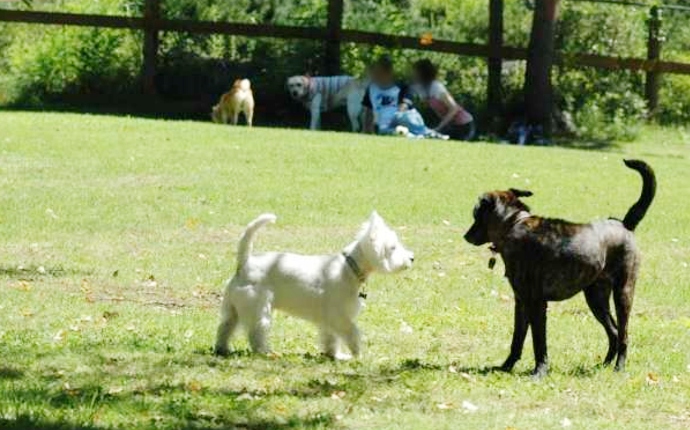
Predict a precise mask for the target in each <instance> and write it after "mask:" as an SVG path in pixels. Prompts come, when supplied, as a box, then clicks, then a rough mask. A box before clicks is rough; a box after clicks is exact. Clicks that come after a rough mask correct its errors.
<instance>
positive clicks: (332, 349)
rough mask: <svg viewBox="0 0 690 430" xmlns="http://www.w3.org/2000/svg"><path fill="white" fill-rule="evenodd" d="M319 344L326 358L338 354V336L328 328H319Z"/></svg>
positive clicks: (333, 357)
mask: <svg viewBox="0 0 690 430" xmlns="http://www.w3.org/2000/svg"><path fill="white" fill-rule="evenodd" d="M320 337H321V346H322V348H323V353H324V354H325V355H326V357H328V358H332V359H335V358H336V357H337V356H338V338H337V337H336V336H335V334H333V332H332V331H330V330H328V329H325V328H324V329H321V333H320Z"/></svg>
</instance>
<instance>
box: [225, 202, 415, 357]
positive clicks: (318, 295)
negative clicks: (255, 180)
mask: <svg viewBox="0 0 690 430" xmlns="http://www.w3.org/2000/svg"><path fill="white" fill-rule="evenodd" d="M275 220H276V216H275V215H272V214H263V215H261V216H259V217H258V218H257V219H255V220H254V221H252V222H251V223H250V224H249V225H248V226H247V228H246V230H245V232H244V234H243V235H242V237H241V239H240V242H239V244H238V252H237V272H236V273H235V275H234V276H233V278H232V279H231V280H230V281H229V282H228V284H227V287H226V290H225V295H224V298H223V305H222V308H221V322H220V325H219V327H218V334H217V338H216V346H215V350H216V353H218V354H221V355H225V354H227V353H228V352H230V351H231V350H232V349H231V348H230V347H229V346H228V344H229V340H230V338H231V337H232V335H233V334H234V333H235V331H236V329H237V327H238V325H241V326H243V327H244V329H245V330H246V331H247V333H248V336H249V343H250V345H251V349H252V350H253V351H254V352H257V353H268V352H269V351H270V348H269V345H268V339H267V333H268V329H269V326H270V324H271V312H272V311H273V309H280V310H283V311H285V312H287V313H289V314H291V315H294V316H297V317H300V318H303V319H306V320H308V321H311V322H313V323H315V324H316V325H317V326H318V327H319V329H320V333H321V342H322V345H323V350H324V352H325V354H326V355H328V356H329V357H332V358H344V357H345V355H343V354H340V351H339V343H340V341H341V340H342V341H344V342H345V344H346V345H347V347H348V349H349V350H350V352H351V353H352V355H355V356H357V355H358V354H359V352H360V332H359V329H358V328H357V325H356V323H355V320H356V318H357V314H358V313H359V308H360V301H359V288H360V286H361V283H360V281H359V279H358V277H357V276H356V275H355V273H354V271H353V270H352V268H351V267H350V266H349V265H348V264H347V262H346V259H345V257H344V256H343V254H342V253H336V254H331V255H299V254H291V253H279V252H270V253H265V254H252V240H253V237H254V234H255V233H256V232H257V230H259V229H260V228H261V227H262V226H264V225H266V224H268V223H273V222H274V221H275ZM343 252H344V253H346V254H347V255H349V256H351V257H352V258H353V259H354V260H355V262H356V263H357V265H358V266H359V268H360V270H361V272H362V274H363V275H364V276H365V277H366V276H367V275H369V274H371V273H373V272H383V273H393V272H397V271H400V270H403V269H406V268H409V267H410V266H411V265H412V261H413V260H414V255H413V253H412V252H410V251H408V250H407V249H405V247H404V246H403V245H402V243H401V242H400V240H399V239H398V236H397V235H396V234H395V232H394V231H393V230H391V229H390V228H389V227H388V226H387V225H386V223H385V222H384V221H383V219H382V218H381V217H380V216H379V215H378V214H377V213H376V212H373V213H372V214H371V216H370V217H369V220H368V221H367V222H366V223H365V224H364V225H363V227H362V230H361V231H360V233H359V235H358V236H357V238H356V240H355V241H354V242H352V243H350V244H349V245H348V246H346V247H345V249H344V250H343Z"/></svg>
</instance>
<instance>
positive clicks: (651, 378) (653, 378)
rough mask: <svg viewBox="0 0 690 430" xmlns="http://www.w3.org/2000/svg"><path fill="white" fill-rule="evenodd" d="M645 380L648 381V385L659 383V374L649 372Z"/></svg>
mask: <svg viewBox="0 0 690 430" xmlns="http://www.w3.org/2000/svg"><path fill="white" fill-rule="evenodd" d="M645 381H646V382H647V385H656V384H658V383H659V376H658V375H657V374H656V373H654V372H649V373H647V377H646V378H645Z"/></svg>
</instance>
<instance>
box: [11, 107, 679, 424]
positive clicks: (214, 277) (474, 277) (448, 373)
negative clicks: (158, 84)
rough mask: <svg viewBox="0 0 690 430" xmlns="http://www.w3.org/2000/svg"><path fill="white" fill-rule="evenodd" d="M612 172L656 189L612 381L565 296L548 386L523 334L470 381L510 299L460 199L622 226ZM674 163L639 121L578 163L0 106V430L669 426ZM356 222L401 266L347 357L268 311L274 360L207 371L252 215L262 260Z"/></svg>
mask: <svg viewBox="0 0 690 430" xmlns="http://www.w3.org/2000/svg"><path fill="white" fill-rule="evenodd" d="M623 157H639V158H643V159H645V160H647V161H648V162H649V163H650V164H651V165H652V166H653V167H654V168H655V170H656V172H657V176H658V180H659V187H658V194H657V199H656V201H655V202H654V205H653V206H652V209H651V210H650V212H649V214H648V216H647V218H646V219H645V220H644V221H643V222H642V224H641V225H640V227H639V229H638V232H637V237H638V242H639V245H640V248H641V249H642V252H643V254H644V262H643V266H642V268H641V273H640V280H639V283H638V288H637V294H636V296H635V304H634V307H633V312H634V315H633V318H632V322H631V329H630V330H631V346H630V350H629V362H628V369H627V372H626V373H625V374H622V375H621V374H615V373H613V371H612V370H611V369H608V368H601V367H600V366H599V363H600V362H601V360H602V358H603V355H604V353H605V351H606V338H605V335H604V331H603V329H602V328H601V327H600V326H599V325H598V323H596V321H595V320H594V318H593V317H592V316H591V314H590V312H589V311H588V310H587V307H586V305H585V304H584V300H583V299H582V297H581V296H577V297H576V298H574V299H573V300H571V301H568V302H565V303H557V304H554V305H553V306H551V307H550V311H549V334H548V340H549V347H550V356H551V369H552V370H551V374H550V376H549V377H548V378H547V379H545V380H544V381H541V382H533V381H531V380H530V379H529V377H528V376H527V372H528V371H529V370H530V369H531V367H532V365H533V359H532V353H531V347H530V346H529V345H530V341H529V339H528V342H527V343H526V348H525V353H524V356H523V360H522V361H521V362H520V363H519V364H518V366H517V368H516V371H515V373H514V374H510V375H505V374H495V373H490V372H486V371H484V369H485V368H486V367H487V366H492V365H495V364H499V363H500V362H501V361H502V360H503V359H504V358H505V356H506V355H507V353H508V347H509V342H510V334H511V324H512V295H511V291H510V287H509V286H508V284H507V283H506V281H505V280H504V279H503V278H502V267H501V265H500V264H499V265H497V267H496V268H495V269H494V270H493V271H489V270H488V269H487V268H486V263H487V260H488V257H489V253H488V251H487V250H486V249H480V248H473V247H471V246H469V245H468V244H466V243H464V242H463V240H462V233H463V232H464V230H465V228H466V227H467V225H468V224H469V222H470V215H471V209H472V206H473V205H474V203H475V199H476V196H477V195H478V194H479V193H480V192H482V191H485V190H489V189H494V188H507V187H509V186H513V187H520V188H528V189H530V190H532V191H534V193H535V196H534V197H532V198H530V204H531V205H532V207H533V209H534V211H535V212H536V213H539V214H545V215H553V216H559V217H564V218H568V219H572V220H576V221H586V220H589V219H593V218H604V217H608V216H617V217H621V216H622V215H623V214H624V213H625V211H626V210H627V209H628V207H629V206H630V204H632V202H633V201H634V200H635V199H636V198H637V196H638V194H639V191H640V185H641V184H640V180H639V177H638V176H637V174H636V173H635V172H632V171H630V170H628V169H626V168H625V167H624V165H623V163H622V162H621V159H622V158H623ZM689 157H690V139H689V138H688V135H687V134H686V133H685V132H683V131H682V130H667V129H653V128H650V129H648V130H647V131H646V132H645V133H644V139H643V141H641V142H639V143H633V144H626V145H614V146H611V147H608V148H604V150H602V151H580V150H575V149H559V148H517V147H513V146H504V145H495V144H482V143H474V144H465V143H457V142H436V141H434V142H431V141H429V142H418V141H414V142H411V141H407V140H403V139H397V138H376V137H370V136H361V135H352V134H340V133H312V132H304V131H294V130H292V131H291V130H279V129H260V128H255V129H252V130H248V129H246V128H231V127H223V126H216V125H211V124H201V123H190V122H170V121H152V120H140V119H131V118H110V117H98V116H80V115H59V114H35V113H7V112H4V113H0V241H1V242H0V243H1V246H0V288H1V290H0V291H1V292H2V293H1V295H0V297H1V300H0V427H1V428H10V429H20V428H35V429H61V428H65V429H66V428H84V429H102V428H122V429H132V428H166V429H173V428H196V429H216V428H218V429H221V428H233V427H240V428H251V429H262V428H331V427H336V428H337V427H342V428H358V429H360V428H372V429H380V428H405V429H407V428H431V427H433V428H439V429H440V428H449V429H457V428H468V429H485V428H487V429H501V430H503V429H506V428H517V429H542V428H561V426H562V425H563V424H567V423H568V420H569V421H570V422H571V423H572V428H601V429H608V428H624V429H648V428H669V429H685V428H688V426H690V410H689V409H688V405H690V268H689V267H688V264H690V188H688V166H689V164H688V161H689V160H688V158H689ZM374 208H375V209H377V210H378V211H379V212H380V213H381V214H382V215H383V216H384V218H386V220H387V221H388V222H389V223H390V224H391V225H392V226H394V227H395V228H396V229H398V231H399V232H400V233H401V236H402V239H403V241H404V242H405V243H406V245H407V246H408V247H409V248H411V249H413V250H414V251H415V254H416V258H417V261H416V266H415V267H414V268H413V269H412V270H410V271H408V272H405V273H403V274H401V275H398V276H391V277H384V276H378V277H374V278H373V279H372V280H371V281H370V282H369V284H368V285H367V293H368V299H367V301H366V308H365V309H364V311H363V313H362V315H361V318H360V325H361V328H362V330H363V331H364V334H365V351H364V355H363V357H362V358H361V359H360V360H358V361H352V362H347V363H331V362H329V361H326V360H323V359H322V358H320V356H319V355H318V349H317V347H316V345H317V342H316V331H315V329H314V328H313V327H311V326H310V325H309V324H307V323H305V322H303V321H300V320H297V319H294V318H290V317H286V316H283V315H278V316H277V318H276V319H275V323H274V327H273V329H272V336H271V340H272V344H273V347H274V349H275V351H276V352H277V353H279V354H278V355H277V356H275V357H271V358H265V357H256V356H251V355H249V354H247V353H241V354H238V355H236V356H233V357H231V358H229V359H218V358H216V357H214V356H212V355H211V353H210V348H211V345H212V344H213V340H214V339H213V337H214V331H215V328H216V324H217V314H218V307H219V297H220V292H221V290H222V283H223V280H224V279H226V278H227V277H228V276H230V274H231V273H232V270H233V268H234V253H235V245H236V239H237V237H238V235H239V233H240V232H241V230H242V227H243V226H244V225H245V224H246V223H247V222H248V221H250V220H251V219H253V218H254V217H255V216H256V215H258V214H259V213H261V212H265V211H271V212H274V213H276V214H277V215H278V222H277V224H276V225H273V226H270V227H269V228H267V229H266V230H263V231H262V232H261V233H260V235H259V238H258V242H257V245H256V247H257V248H258V249H261V250H293V251H300V252H304V253H317V252H336V251H338V250H340V249H341V248H342V247H343V246H344V245H345V244H346V243H347V242H348V241H349V240H350V239H351V238H352V237H353V235H354V234H355V233H356V231H357V230H358V227H359V225H360V223H361V222H363V221H364V220H365V218H366V216H367V215H368V213H369V212H370V211H371V210H372V209H374ZM408 326H409V327H411V328H412V332H411V333H410V332H409V329H407V327H408ZM402 328H405V329H402ZM237 346H238V347H239V348H240V349H246V342H245V341H244V339H240V340H239V341H238V342H237ZM463 402H469V403H465V404H464V406H463ZM470 404H471V405H475V406H476V407H477V409H476V411H473V410H471V409H473V408H472V407H471V405H470ZM566 418H567V420H565V419H566ZM564 420H565V421H564Z"/></svg>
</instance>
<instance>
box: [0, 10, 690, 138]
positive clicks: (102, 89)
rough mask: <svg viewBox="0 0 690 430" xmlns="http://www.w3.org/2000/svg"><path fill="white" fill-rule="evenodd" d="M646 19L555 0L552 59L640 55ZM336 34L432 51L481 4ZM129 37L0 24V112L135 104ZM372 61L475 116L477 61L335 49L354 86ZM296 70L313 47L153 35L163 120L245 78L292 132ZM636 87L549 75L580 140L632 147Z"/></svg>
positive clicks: (207, 13) (674, 24)
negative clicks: (289, 87)
mask: <svg viewBox="0 0 690 430" xmlns="http://www.w3.org/2000/svg"><path fill="white" fill-rule="evenodd" d="M143 3H144V1H143V0H100V1H98V2H94V1H90V0H63V1H60V2H39V3H37V4H36V7H40V8H43V9H56V8H58V9H59V10H61V11H71V12H89V13H105V14H120V15H122V14H125V15H131V16H138V15H140V14H141V12H142V8H143ZM162 13H163V15H164V16H165V17H167V18H182V19H191V20H218V21H234V22H246V23H274V24H285V25H297V26H324V25H325V24H326V20H327V16H326V15H327V0H270V1H268V0H203V1H199V0H164V3H163V8H162ZM646 14H647V11H646V10H645V9H640V8H626V7H620V6H612V5H602V4H591V3H580V2H562V11H561V16H560V21H559V28H558V39H557V47H558V49H560V50H562V51H565V52H587V53H597V54H602V55H613V56H635V57H643V56H644V55H645V43H646V26H645V20H646V18H647V15H646ZM683 17H684V18H685V19H683ZM504 20H505V26H506V29H505V35H504V36H505V40H506V44H507V45H510V46H526V45H527V42H528V37H529V28H530V23H531V11H530V10H529V9H528V8H526V7H525V2H522V1H517V2H505V17H504ZM686 21H687V15H683V16H682V17H681V16H679V15H678V14H676V15H668V16H666V17H665V20H664V29H665V30H666V34H667V35H669V37H668V41H667V42H666V44H665V46H664V55H665V56H666V55H668V56H669V58H673V59H675V60H676V61H690V55H688V50H690V42H688V40H690V38H688V37H685V36H690V27H688V26H687V25H685V23H686ZM344 27H345V28H349V29H358V30H367V31H376V32H383V33H388V34H397V35H410V36H413V37H417V36H420V35H421V34H423V33H426V32H431V34H432V36H433V37H434V38H435V39H449V40H455V41H462V42H473V43H486V41H487V37H488V35H487V27H488V7H487V0H467V1H461V2H460V1H455V2H453V1H451V2H449V1H447V0H349V1H346V2H345V16H344ZM141 38H142V35H141V33H140V32H130V31H123V30H97V29H88V28H73V27H72V28H59V27H42V26H36V25H32V26H27V25H18V24H4V25H3V24H0V76H2V77H1V78H0V103H15V104H22V105H36V106H41V105H43V104H45V103H54V102H62V103H64V102H74V101H75V100H76V99H77V98H79V102H80V103H83V104H84V105H87V106H93V100H95V99H98V100H100V101H101V102H102V103H105V104H109V103H110V104H112V103H113V101H114V100H120V99H123V100H128V98H136V97H140V95H139V89H140V82H139V78H138V76H139V71H140V68H141ZM384 52H385V53H389V54H390V55H391V56H392V57H393V58H394V60H395V61H396V64H397V66H398V70H399V73H400V75H401V77H403V78H404V77H406V75H407V73H408V71H407V65H408V64H410V63H411V62H413V61H414V60H416V59H418V58H422V57H429V58H431V59H432V60H433V61H435V62H436V63H438V64H439V66H440V69H441V70H442V73H443V75H444V80H445V81H446V82H447V84H448V87H449V88H450V89H451V91H452V92H453V93H455V94H456V95H457V96H458V98H459V99H460V102H461V103H462V104H464V105H466V106H467V107H469V108H470V109H471V110H472V111H473V112H475V113H476V114H478V116H479V117H481V116H482V110H483V106H484V104H485V97H486V94H485V92H486V83H487V70H486V63H485V60H483V59H478V58H469V57H459V56H455V55H448V54H433V53H426V52H421V51H410V50H400V49H392V50H391V49H386V48H381V47H372V46H366V45H356V44H351V43H347V44H344V45H343V48H342V54H343V56H342V66H343V67H342V68H343V71H344V72H346V73H349V74H353V75H362V73H363V71H364V70H365V68H366V65H367V64H369V63H370V62H371V61H372V60H373V59H374V58H375V57H377V56H379V55H380V54H382V53H384ZM304 72H308V73H311V74H315V75H316V74H322V73H323V44H322V42H319V41H317V42H311V41H303V40H280V39H267V38H246V37H238V36H221V35H191V34H185V33H175V32H164V33H161V45H160V51H159V73H158V76H157V86H158V89H159V92H160V93H161V95H162V96H163V97H164V98H165V100H166V104H165V106H166V108H167V109H168V111H167V112H165V114H166V115H168V114H174V115H175V116H187V117H197V118H202V117H203V118H206V117H207V114H208V109H209V106H210V105H211V104H212V103H213V102H214V101H215V99H217V98H218V97H219V96H220V94H222V93H223V92H224V91H226V90H227V88H228V87H229V85H230V83H231V82H232V81H233V80H234V79H235V78H237V77H241V76H246V77H249V78H250V79H251V80H252V82H253V84H254V88H255V97H256V98H257V102H258V103H257V105H258V112H257V118H258V120H259V122H260V123H272V124H275V123H280V124H298V123H299V124H301V123H302V122H303V121H305V118H306V115H307V114H306V112H304V111H303V110H301V109H295V103H294V102H292V101H291V100H289V98H288V97H287V95H286V94H285V91H284V88H283V86H284V80H285V78H286V77H287V76H290V75H293V74H301V73H304ZM523 78H524V62H522V61H509V62H506V63H505V67H504V73H503V91H504V98H505V100H507V101H510V102H513V101H514V102H515V105H519V104H520V102H521V97H522V96H521V94H522V83H523ZM643 78H644V77H643V74H641V73H629V72H611V71H604V70H593V69H583V68H579V67H577V65H565V66H562V67H558V68H556V69H555V70H554V84H555V87H556V91H557V100H558V101H559V108H560V109H561V110H566V111H569V112H570V113H571V114H572V116H573V117H574V119H575V121H576V123H577V124H578V126H579V127H578V131H579V133H581V135H583V136H585V137H592V138H602V139H603V138H630V137H632V136H633V135H634V133H635V130H636V129H637V124H639V123H640V121H642V119H643V118H644V117H645V115H646V111H645V105H644V103H643V101H642V94H643V91H644V79H643ZM689 82H690V78H688V77H679V76H666V77H665V79H664V80H663V82H662V93H661V104H662V107H661V109H660V110H659V112H658V115H659V116H658V117H659V119H660V121H661V122H687V121H689V120H690V113H689V112H690V83H689ZM84 97H86V99H85V100H81V99H83V98H84ZM168 102H174V103H168ZM510 104H511V105H512V104H513V103H510ZM132 105H133V106H137V107H138V106H140V104H139V103H131V102H130V103H129V106H128V107H127V109H131V107H130V106H132ZM267 107H269V108H267ZM155 109H160V106H156V107H155ZM262 110H263V111H262ZM157 112H159V111H157ZM325 119H326V120H328V117H326V118H325ZM326 122H327V121H326Z"/></svg>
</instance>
